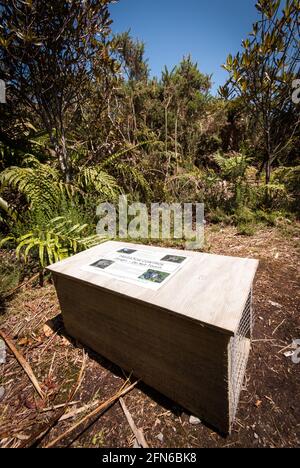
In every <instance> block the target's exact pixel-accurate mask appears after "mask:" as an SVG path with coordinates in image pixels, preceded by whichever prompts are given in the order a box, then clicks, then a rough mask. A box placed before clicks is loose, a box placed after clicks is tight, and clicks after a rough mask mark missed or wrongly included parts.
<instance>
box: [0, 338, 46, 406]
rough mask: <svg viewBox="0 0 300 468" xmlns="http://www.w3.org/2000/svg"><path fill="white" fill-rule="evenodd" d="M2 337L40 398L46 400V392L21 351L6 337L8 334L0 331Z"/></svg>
mask: <svg viewBox="0 0 300 468" xmlns="http://www.w3.org/2000/svg"><path fill="white" fill-rule="evenodd" d="M0 336H1V338H3V340H4V341H5V342H6V344H7V346H8V347H9V349H10V350H11V352H12V353H13V354H14V356H15V358H16V359H17V361H18V363H19V364H20V366H21V367H22V368H23V370H24V371H25V372H26V374H27V375H28V377H29V379H30V380H31V383H32V384H33V386H34V388H35V390H36V391H37V393H38V394H39V396H40V397H41V398H42V399H44V398H45V395H44V392H43V391H42V389H41V387H40V384H39V382H38V380H37V378H36V377H35V375H34V373H33V370H32V369H31V367H30V365H29V364H28V362H27V361H26V359H25V358H24V356H23V355H22V354H21V353H20V351H18V350H17V348H16V347H15V345H14V344H13V342H12V340H11V339H10V338H8V336H6V334H5V333H4V332H3V331H1V330H0Z"/></svg>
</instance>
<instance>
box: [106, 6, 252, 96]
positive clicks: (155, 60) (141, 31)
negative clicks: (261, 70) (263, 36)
mask: <svg viewBox="0 0 300 468" xmlns="http://www.w3.org/2000/svg"><path fill="white" fill-rule="evenodd" d="M255 3H256V1H255V0H120V1H119V3H116V4H112V5H111V6H110V11H111V16H112V19H113V21H114V23H113V25H112V29H113V32H123V31H127V30H129V29H130V30H131V34H132V36H133V37H134V38H138V39H140V40H143V41H144V42H145V44H146V57H147V58H148V60H149V66H150V68H151V75H152V76H160V74H161V70H162V69H163V67H164V65H167V66H168V68H173V67H174V66H175V65H176V64H178V63H179V61H180V60H181V58H182V57H183V56H184V55H187V54H191V55H192V57H193V59H194V61H196V62H197V63H198V65H199V68H200V70H201V71H202V72H205V73H209V74H211V73H213V81H214V86H213V92H216V90H217V89H218V87H219V85H222V84H224V82H225V81H226V78H227V76H228V75H227V73H226V71H225V70H223V69H222V68H221V65H222V64H223V63H225V61H226V58H227V55H228V54H229V53H232V54H235V53H236V52H237V51H238V50H239V48H240V45H241V42H242V40H243V39H245V38H246V37H247V35H248V33H249V32H251V30H252V24H253V22H255V20H256V19H257V18H258V16H257V15H258V12H257V10H256V9H255Z"/></svg>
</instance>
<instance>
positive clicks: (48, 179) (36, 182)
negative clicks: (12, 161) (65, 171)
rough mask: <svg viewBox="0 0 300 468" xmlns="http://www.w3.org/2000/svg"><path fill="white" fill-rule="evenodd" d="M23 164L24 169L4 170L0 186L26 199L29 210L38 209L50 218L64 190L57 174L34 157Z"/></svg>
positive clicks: (12, 168) (0, 178) (0, 177)
mask: <svg viewBox="0 0 300 468" xmlns="http://www.w3.org/2000/svg"><path fill="white" fill-rule="evenodd" d="M25 164H26V167H10V168H8V169H5V170H4V171H3V172H2V173H1V174H0V186H2V187H5V186H8V187H10V188H13V189H15V190H17V191H18V192H20V193H22V194H23V195H24V196H25V197H26V200H27V202H28V203H29V206H30V209H35V208H39V209H40V210H43V211H44V212H45V214H48V215H49V216H50V215H51V212H52V211H53V210H55V208H56V207H57V206H58V204H59V200H60V198H61V194H62V190H64V186H62V184H61V181H60V179H59V173H58V171H56V169H54V168H52V167H50V166H49V165H48V164H41V163H40V162H39V161H38V160H37V159H35V158H34V157H29V158H27V159H26V160H25Z"/></svg>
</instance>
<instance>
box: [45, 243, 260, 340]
mask: <svg viewBox="0 0 300 468" xmlns="http://www.w3.org/2000/svg"><path fill="white" fill-rule="evenodd" d="M123 248H132V249H142V250H156V251H158V250H163V251H164V253H165V251H166V250H168V251H170V254H172V255H179V256H182V255H183V254H184V256H186V257H188V258H189V261H188V262H187V263H186V264H185V265H184V266H183V267H182V269H181V270H179V271H178V272H177V273H176V275H175V276H174V277H173V278H171V279H170V280H169V281H168V282H167V283H166V284H165V285H163V286H162V287H161V288H160V289H159V290H158V291H152V290H149V289H146V288H144V287H140V286H137V285H134V284H129V283H126V282H124V281H120V280H118V279H114V278H111V277H109V276H107V275H104V274H103V275H98V274H93V273H91V272H88V271H83V270H82V268H83V267H84V266H87V265H89V264H91V263H93V262H95V261H97V260H99V259H100V258H101V257H102V256H104V255H106V254H109V253H110V252H112V251H114V250H117V249H123ZM257 267H258V261H257V260H251V259H247V258H236V257H225V256H219V255H210V254H204V253H198V252H190V251H182V250H175V249H165V248H164V249H160V248H159V247H152V246H151V247H150V246H144V245H143V246H142V245H136V244H129V243H124V242H114V241H108V242H105V243H103V244H100V245H98V246H96V247H94V248H92V249H89V250H87V251H84V252H81V253H79V254H77V255H75V256H73V257H70V258H68V259H66V260H63V261H62V262H59V263H56V264H54V265H51V266H50V267H48V270H49V271H51V272H53V273H54V274H58V275H63V276H65V277H70V278H73V279H75V280H78V281H82V282H85V283H88V284H92V285H94V286H96V287H99V288H101V289H105V290H109V291H111V292H112V293H115V294H118V295H122V296H127V297H130V298H131V299H133V300H136V301H142V302H145V303H148V304H151V305H152V306H156V307H159V308H161V309H165V310H168V311H170V312H172V313H176V314H180V315H183V316H185V317H187V318H189V319H191V320H195V321H198V322H201V323H203V324H206V325H208V326H210V327H213V328H218V329H221V330H222V331H224V332H225V333H229V334H234V333H235V332H236V331H237V329H238V325H239V322H240V319H241V316H242V313H243V310H244V307H245V304H246V301H247V298H248V296H249V291H250V289H251V286H252V283H253V279H254V276H255V273H256V270H257Z"/></svg>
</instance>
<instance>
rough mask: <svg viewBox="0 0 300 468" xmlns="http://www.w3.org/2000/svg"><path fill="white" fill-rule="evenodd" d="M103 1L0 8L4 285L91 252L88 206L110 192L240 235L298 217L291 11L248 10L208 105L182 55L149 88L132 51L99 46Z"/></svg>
mask: <svg viewBox="0 0 300 468" xmlns="http://www.w3.org/2000/svg"><path fill="white" fill-rule="evenodd" d="M109 3H110V2H108V1H99V2H96V4H97V5H96V4H95V2H93V1H92V0H88V1H86V2H80V1H77V0H76V1H75V0H74V1H71V2H60V1H59V0H54V1H53V2H51V5H52V8H47V5H46V4H45V6H44V7H42V8H40V7H39V5H40V4H39V2H37V1H36V0H33V1H31V2H21V1H16V2H14V4H12V5H9V4H7V2H1V3H0V4H1V8H2V10H1V14H2V27H1V28H2V29H1V33H0V62H1V64H0V79H3V80H4V81H5V83H6V84H7V93H6V94H7V102H6V104H3V103H2V104H0V170H1V173H0V228H1V243H0V246H1V248H2V249H4V252H6V253H7V255H14V258H15V259H16V261H19V262H20V263H19V264H18V265H19V266H18V267H17V268H15V264H14V266H13V267H12V269H10V268H9V265H6V264H5V263H4V264H3V265H2V267H1V272H0V276H1V277H6V278H7V281H8V282H11V284H12V285H13V284H14V283H15V282H16V278H17V276H18V274H19V273H18V270H20V269H24V268H25V269H28V268H29V269H31V270H34V271H38V272H39V274H40V280H41V282H42V279H43V274H44V269H45V267H46V266H47V265H48V264H50V263H52V262H56V261H58V260H61V259H63V258H65V257H67V256H69V255H72V254H74V253H76V252H79V251H80V250H83V249H86V248H89V247H91V246H93V245H95V244H97V243H99V242H102V241H103V238H100V237H99V236H97V235H96V224H97V216H96V207H97V206H98V204H99V203H101V202H111V203H115V202H116V201H117V200H118V197H119V196H120V195H122V194H125V195H127V196H128V199H129V202H130V201H142V202H144V203H147V204H150V203H151V202H155V203H158V202H177V203H185V202H199V203H204V204H205V217H206V220H207V221H208V222H209V223H220V224H223V225H234V226H237V231H238V233H239V234H241V235H252V234H253V233H254V232H255V230H256V229H257V228H258V227H259V226H260V225H267V226H276V225H277V224H278V223H283V222H292V221H293V220H295V219H297V218H298V217H299V207H300V204H299V187H300V157H299V147H300V146H299V143H300V121H299V119H300V117H299V115H300V109H299V102H293V101H292V98H291V96H292V83H293V80H295V79H296V78H297V77H299V65H297V64H299V58H300V57H299V55H300V52H299V44H298V43H294V42H293V41H296V42H297V37H298V32H299V31H298V29H297V28H298V26H299V25H298V22H297V21H298V17H299V3H298V2H297V1H296V0H293V1H291V0H289V1H287V2H286V6H285V9H284V10H283V11H282V10H281V5H280V2H277V1H269V0H268V1H266V0H260V1H259V2H258V4H257V8H258V9H259V10H260V12H261V15H262V19H261V21H259V22H258V23H257V24H256V25H254V28H253V32H252V35H251V36H249V38H248V39H246V40H245V41H244V42H243V52H242V53H240V54H238V55H237V56H236V57H232V56H231V55H230V56H229V57H228V60H227V63H226V64H225V68H226V70H227V71H228V73H229V79H228V82H227V83H226V84H225V86H224V87H222V88H221V89H220V93H219V95H218V96H212V94H211V85H212V77H211V76H209V75H206V74H203V73H202V72H201V71H200V70H199V68H198V66H197V64H196V63H194V62H193V60H192V58H191V57H190V56H187V57H184V58H183V60H182V61H181V62H180V63H179V64H178V65H177V66H176V67H175V68H174V69H173V70H168V69H167V68H166V69H165V70H163V71H162V75H161V77H160V78H150V73H149V67H148V64H147V60H146V59H145V48H144V44H143V43H141V42H140V41H135V40H133V39H132V38H131V36H130V34H129V33H124V34H119V35H113V34H112V31H111V29H110V17H109V10H108V4H109ZM2 4H3V5H2ZM83 4H84V5H83ZM75 18H76V19H77V18H81V22H80V23H78V24H77V26H76V22H75V21H74V19H75ZM28 24H30V25H31V26H30V28H29V29H28ZM266 31H268V32H267V33H266ZM53 37H56V38H57V39H56V41H53V40H52V38H53ZM82 37H85V38H86V39H85V42H84V43H83V42H82ZM294 46H295V47H294ZM297 66H298V68H297ZM266 109H267V110H266ZM285 220H286V221H285ZM12 252H14V254H12ZM9 278H11V281H10V280H9ZM5 281H6V280H5ZM3 284H4V283H3ZM2 287H3V288H4V289H5V288H7V285H6V286H1V288H2Z"/></svg>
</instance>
